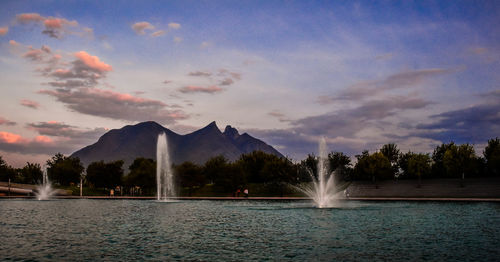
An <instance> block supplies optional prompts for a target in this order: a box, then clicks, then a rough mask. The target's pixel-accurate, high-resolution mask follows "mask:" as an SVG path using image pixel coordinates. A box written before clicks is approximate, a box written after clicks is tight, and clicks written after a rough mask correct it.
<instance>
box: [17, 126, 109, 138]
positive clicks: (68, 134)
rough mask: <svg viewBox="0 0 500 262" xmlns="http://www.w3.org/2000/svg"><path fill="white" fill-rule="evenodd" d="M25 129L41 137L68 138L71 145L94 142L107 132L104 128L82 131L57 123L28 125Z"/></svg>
mask: <svg viewBox="0 0 500 262" xmlns="http://www.w3.org/2000/svg"><path fill="white" fill-rule="evenodd" d="M27 128H28V129H31V130H34V131H36V132H38V133H39V134H40V135H43V136H51V137H59V138H70V139H71V140H72V141H73V143H75V141H78V142H79V143H82V142H87V141H89V142H90V141H94V140H95V139H96V138H98V137H99V136H101V135H102V134H104V133H105V132H106V131H107V130H106V129H105V128H94V129H82V128H78V127H76V126H71V125H68V124H65V123H64V122H57V121H49V122H39V123H29V124H27Z"/></svg>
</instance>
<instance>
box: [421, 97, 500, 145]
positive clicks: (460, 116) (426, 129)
mask: <svg viewBox="0 0 500 262" xmlns="http://www.w3.org/2000/svg"><path fill="white" fill-rule="evenodd" d="M499 112H500V97H497V98H496V101H495V102H493V101H492V102H489V103H488V102H486V103H482V104H478V105H474V106H470V107H466V108H462V109H457V110H452V111H447V112H443V113H440V114H435V115H432V116H431V119H432V120H435V122H433V123H430V124H420V125H417V126H416V128H417V129H418V130H417V131H415V132H413V135H415V136H419V137H423V138H430V139H435V140H438V141H442V142H447V141H449V140H450V139H451V140H453V141H455V142H457V143H485V142H486V141H487V140H488V139H491V138H495V137H498V136H499V134H500V113H499Z"/></svg>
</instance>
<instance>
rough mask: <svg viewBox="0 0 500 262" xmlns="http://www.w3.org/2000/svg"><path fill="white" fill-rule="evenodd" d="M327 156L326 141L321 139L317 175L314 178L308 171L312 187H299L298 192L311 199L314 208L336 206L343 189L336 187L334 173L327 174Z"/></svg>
mask: <svg viewBox="0 0 500 262" xmlns="http://www.w3.org/2000/svg"><path fill="white" fill-rule="evenodd" d="M328 169H329V165H328V155H327V149H326V140H325V138H324V137H323V138H321V140H320V142H319V157H318V174H317V177H315V176H314V174H313V172H312V171H311V170H308V172H309V174H310V175H311V179H312V186H311V185H307V186H299V187H297V188H298V189H299V190H300V191H302V192H303V193H304V194H306V195H307V196H308V197H310V198H312V200H313V201H314V203H315V205H316V207H318V208H327V207H336V206H338V201H337V200H338V197H337V193H338V192H339V191H341V190H342V189H343V188H345V187H337V185H336V184H335V171H333V172H331V173H330V174H328V172H329V171H328Z"/></svg>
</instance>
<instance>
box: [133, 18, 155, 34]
mask: <svg viewBox="0 0 500 262" xmlns="http://www.w3.org/2000/svg"><path fill="white" fill-rule="evenodd" d="M131 28H132V30H134V32H135V33H136V34H138V35H143V34H145V33H146V32H144V31H145V30H153V29H155V27H154V26H153V25H152V24H150V23H149V22H146V21H143V22H137V23H135V24H133V25H132V26H131Z"/></svg>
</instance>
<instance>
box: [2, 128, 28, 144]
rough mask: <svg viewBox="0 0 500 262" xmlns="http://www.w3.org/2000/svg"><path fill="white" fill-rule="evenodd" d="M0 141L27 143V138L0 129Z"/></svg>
mask: <svg viewBox="0 0 500 262" xmlns="http://www.w3.org/2000/svg"><path fill="white" fill-rule="evenodd" d="M0 141H1V142H4V143H7V144H20V143H27V142H28V140H27V139H25V138H23V137H22V136H20V135H18V134H13V133H9V132H3V131H0Z"/></svg>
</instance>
